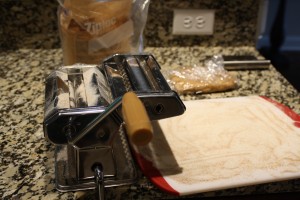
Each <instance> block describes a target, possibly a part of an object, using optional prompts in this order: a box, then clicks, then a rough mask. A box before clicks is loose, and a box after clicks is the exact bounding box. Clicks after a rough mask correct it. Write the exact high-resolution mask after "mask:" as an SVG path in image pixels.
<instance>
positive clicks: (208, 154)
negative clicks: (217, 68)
mask: <svg viewBox="0 0 300 200" xmlns="http://www.w3.org/2000/svg"><path fill="white" fill-rule="evenodd" d="M184 103H185V105H186V107H187V110H186V113H184V114H183V115H182V116H178V117H173V118H169V119H164V120H160V121H159V122H158V123H159V126H160V129H161V131H162V132H163V135H164V136H163V137H165V140H166V141H167V144H168V145H169V148H170V149H171V151H172V154H173V156H174V160H176V162H177V163H176V166H177V167H178V168H181V172H180V173H169V172H168V170H169V169H171V166H170V164H165V163H166V162H165V161H164V160H165V159H166V156H164V152H163V150H164V148H160V149H162V151H159V152H156V153H155V152H153V151H154V150H153V148H149V147H144V148H140V149H138V151H139V153H140V154H141V155H142V156H143V157H144V158H145V159H147V160H150V161H151V162H152V163H153V165H154V167H155V168H157V169H158V170H159V171H160V173H161V175H162V176H163V177H164V179H165V180H166V181H167V182H168V183H169V184H171V186H172V187H174V188H175V189H176V187H178V190H179V191H180V190H185V189H182V188H184V187H182V186H184V185H188V186H189V189H187V190H195V191H198V192H199V191H209V190H213V189H219V188H226V187H227V188H228V187H230V185H231V187H233V186H239V185H250V184H257V183H262V182H269V181H275V180H283V179H288V178H291V177H295V176H299V177H300V129H299V128H298V127H296V126H295V125H294V124H293V123H294V121H293V120H292V119H291V118H289V117H288V116H287V115H286V114H285V113H284V112H282V111H281V110H280V109H278V108H277V107H276V106H275V105H273V104H271V103H270V102H268V101H266V100H265V99H263V98H261V97H257V96H253V97H240V98H227V99H213V100H197V101H189V102H184ZM160 135H161V134H160V133H157V134H156V135H155V136H156V138H155V137H154V140H153V141H152V144H151V145H150V146H163V145H165V144H166V142H165V141H164V140H163V139H162V138H160V137H161V136H160ZM162 141H164V142H163V143H164V144H162ZM156 154H159V155H160V156H156ZM167 154H168V155H170V153H167ZM193 186H194V188H193ZM195 191H185V192H187V193H194V192H195Z"/></svg>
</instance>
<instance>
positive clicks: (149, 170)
mask: <svg viewBox="0 0 300 200" xmlns="http://www.w3.org/2000/svg"><path fill="white" fill-rule="evenodd" d="M134 154H135V157H136V160H137V162H138V164H139V166H140V168H141V169H142V172H143V173H144V174H145V176H146V177H147V178H149V179H150V180H151V182H152V183H153V184H155V185H156V186H157V187H158V188H159V189H161V190H163V191H166V192H167V193H169V194H172V195H176V196H179V195H180V193H179V192H178V191H176V190H175V189H174V188H172V187H171V186H170V185H169V184H168V182H167V181H166V180H165V179H164V178H163V176H162V174H161V173H160V171H159V170H158V169H157V168H155V167H154V166H153V164H152V162H151V161H149V160H147V159H145V158H144V157H143V156H142V155H141V154H139V153H137V152H136V151H134Z"/></svg>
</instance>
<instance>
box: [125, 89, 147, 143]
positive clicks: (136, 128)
mask: <svg viewBox="0 0 300 200" xmlns="http://www.w3.org/2000/svg"><path fill="white" fill-rule="evenodd" d="M122 115H123V120H124V122H125V128H126V132H127V135H128V137H129V140H130V141H131V142H132V143H133V144H135V145H139V146H141V145H146V144H148V143H149V142H150V141H151V139H152V137H153V129H152V125H151V121H150V119H149V116H148V114H147V112H146V109H145V107H144V105H143V103H142V102H141V100H140V99H139V98H138V97H137V96H136V94H135V93H134V92H127V93H125V95H124V96H123V99H122Z"/></svg>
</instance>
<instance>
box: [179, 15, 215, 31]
mask: <svg viewBox="0 0 300 200" xmlns="http://www.w3.org/2000/svg"><path fill="white" fill-rule="evenodd" d="M214 21H215V11H214V10H202V9H174V18H173V35H212V34H213V32H214Z"/></svg>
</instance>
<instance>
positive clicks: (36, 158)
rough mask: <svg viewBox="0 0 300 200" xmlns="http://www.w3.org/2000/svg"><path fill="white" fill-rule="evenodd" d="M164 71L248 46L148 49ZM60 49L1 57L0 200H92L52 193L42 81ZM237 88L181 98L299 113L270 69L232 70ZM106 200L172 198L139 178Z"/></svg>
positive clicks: (282, 186)
mask: <svg viewBox="0 0 300 200" xmlns="http://www.w3.org/2000/svg"><path fill="white" fill-rule="evenodd" d="M145 51H146V52H150V53H152V54H153V55H154V56H155V57H156V58H157V60H158V62H159V63H160V65H161V67H162V69H163V70H167V69H171V68H172V67H174V66H178V65H180V66H183V65H192V64H197V63H201V62H203V60H205V58H206V57H207V56H212V55H214V54H219V53H221V54H222V55H243V54H252V55H256V56H259V55H258V54H257V52H256V50H255V49H254V48H253V47H246V46H245V47H243V46H241V47H227V48H224V47H211V48H207V47H205V48H204V47H174V48H172V47H164V48H163V47H161V48H159V47H147V48H146V49H145ZM61 61H62V52H61V50H60V49H18V50H13V51H12V50H11V51H9V50H8V51H3V52H2V53H0V141H1V144H0V152H1V153H0V197H2V199H77V198H79V197H81V198H83V199H93V197H94V193H93V191H87V192H85V191H84V192H68V193H61V192H58V191H57V190H56V189H55V178H54V145H52V144H50V143H49V142H48V141H46V139H45V138H44V135H43V128H42V123H43V107H44V80H45V77H46V76H47V74H49V73H50V71H52V70H54V69H55V68H57V67H59V66H60V64H61ZM233 73H235V74H236V75H237V76H238V78H239V88H238V89H236V90H233V91H230V92H222V93H214V94H205V95H196V96H183V97H182V98H183V99H184V100H194V99H207V98H221V97H233V96H247V95H264V96H267V97H270V98H272V99H274V100H276V101H278V102H280V103H282V104H285V105H287V106H289V107H290V108H292V109H293V110H294V111H295V112H296V113H298V114H300V95H299V93H298V92H297V91H296V90H295V89H294V88H293V87H292V86H291V85H290V84H289V83H288V82H287V81H286V79H284V78H283V77H282V76H281V75H280V74H279V73H278V72H277V71H276V70H275V69H274V68H273V67H271V69H270V70H262V71H255V70H253V71H236V72H233ZM290 191H300V180H290V181H284V182H280V183H270V184H263V185H255V186H249V187H241V188H233V189H228V190H222V191H214V192H207V193H202V194H198V195H196V197H203V196H224V195H247V194H261V193H277V192H290ZM106 195H107V196H108V199H161V198H163V199H171V198H173V199H174V198H177V197H174V196H170V195H168V194H166V193H164V192H161V191H160V190H159V189H157V188H156V187H155V186H153V185H152V184H151V183H150V182H149V181H148V180H147V178H145V177H143V176H142V175H141V178H140V179H139V181H138V182H137V183H136V184H133V185H130V186H126V187H120V188H110V189H107V191H106Z"/></svg>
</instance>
